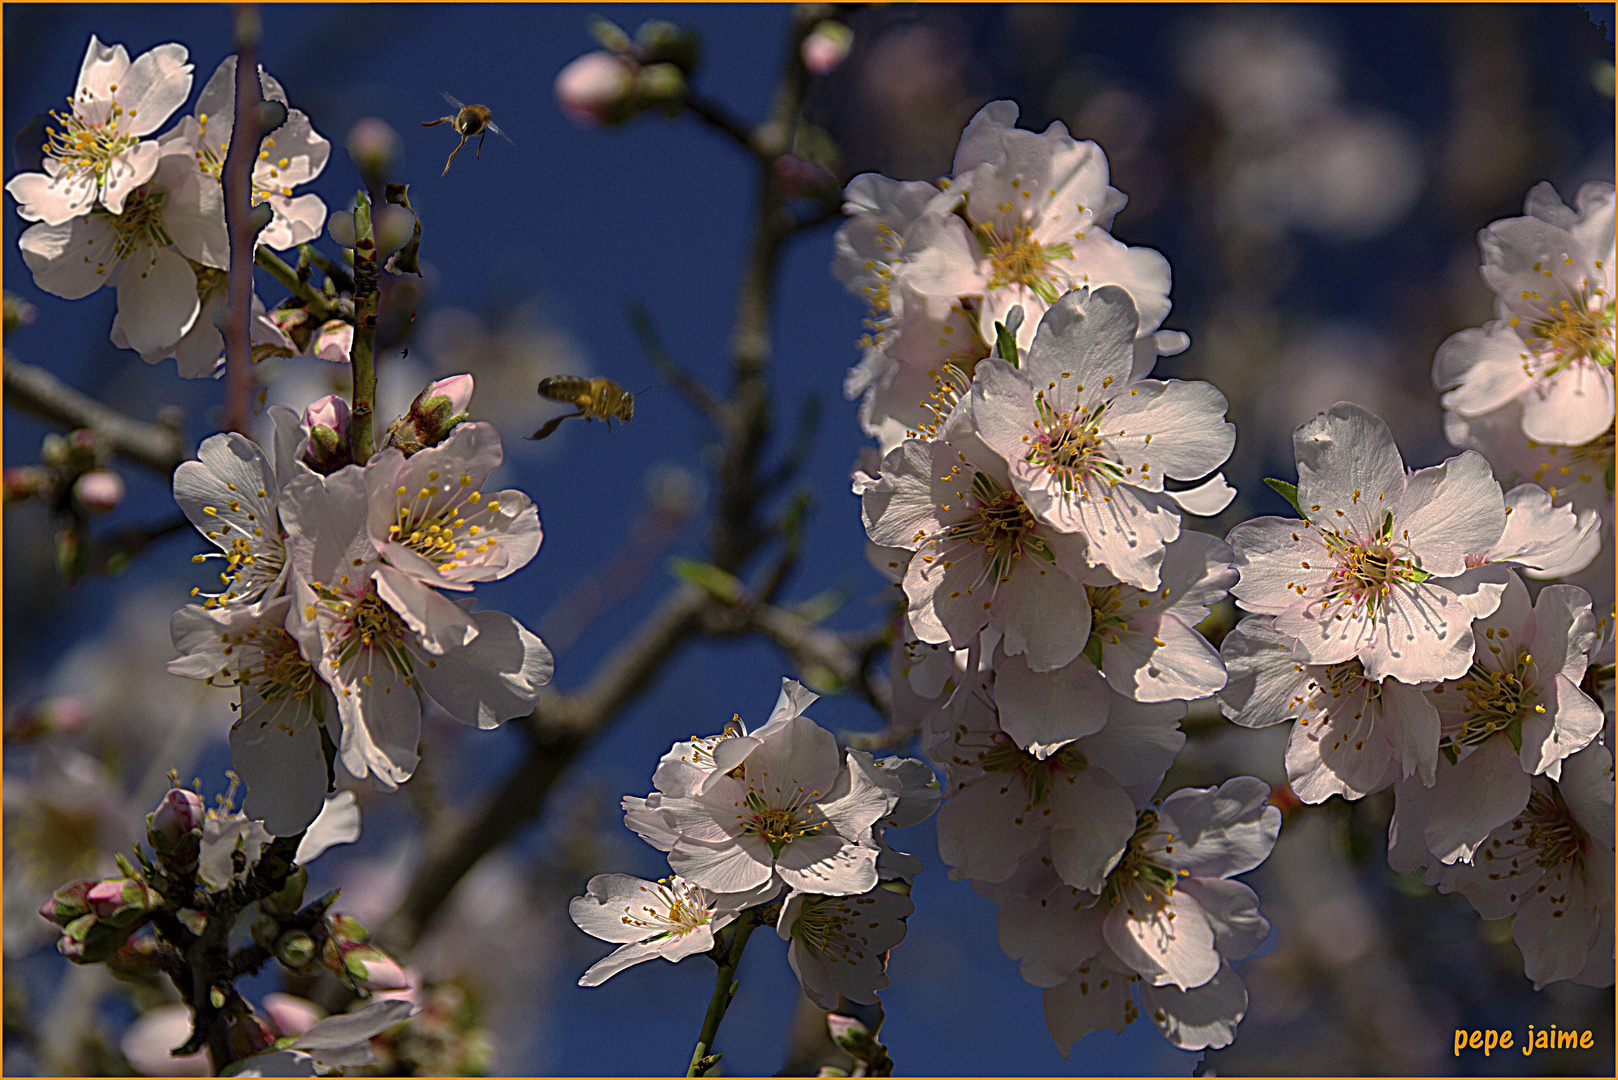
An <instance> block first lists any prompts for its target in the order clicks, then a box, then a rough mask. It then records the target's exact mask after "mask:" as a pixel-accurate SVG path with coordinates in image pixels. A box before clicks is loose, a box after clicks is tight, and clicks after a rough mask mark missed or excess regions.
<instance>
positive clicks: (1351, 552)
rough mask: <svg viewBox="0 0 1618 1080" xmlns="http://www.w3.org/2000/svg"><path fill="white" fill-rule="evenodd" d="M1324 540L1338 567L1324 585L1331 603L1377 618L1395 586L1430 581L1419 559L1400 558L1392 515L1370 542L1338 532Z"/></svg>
mask: <svg viewBox="0 0 1618 1080" xmlns="http://www.w3.org/2000/svg"><path fill="white" fill-rule="evenodd" d="M1356 494H1357V492H1356ZM1323 537H1324V539H1325V542H1326V548H1327V550H1329V551H1330V552H1331V553H1332V554H1333V555H1335V556H1336V557H1337V566H1336V568H1335V569H1333V570H1332V573H1331V577H1330V578H1329V579H1328V580H1327V582H1326V586H1325V602H1326V603H1328V604H1330V603H1332V602H1333V601H1335V602H1336V603H1338V604H1340V605H1342V606H1344V607H1350V608H1357V609H1362V610H1364V611H1365V612H1366V613H1367V614H1369V615H1375V614H1376V612H1377V609H1378V608H1379V607H1381V605H1382V602H1383V601H1384V600H1385V599H1386V598H1387V595H1388V591H1389V590H1390V589H1391V588H1393V586H1395V585H1397V584H1400V583H1402V582H1407V581H1408V582H1414V583H1420V582H1423V581H1426V580H1427V577H1428V575H1427V573H1426V572H1425V571H1423V570H1422V569H1421V568H1420V567H1418V566H1417V565H1416V560H1415V559H1414V558H1413V557H1410V556H1401V555H1400V553H1399V550H1398V549H1397V548H1395V546H1394V543H1393V514H1392V512H1389V513H1388V514H1386V515H1385V516H1384V517H1383V519H1382V528H1381V529H1379V530H1378V531H1377V534H1376V535H1375V536H1374V537H1372V538H1371V539H1370V540H1368V541H1367V540H1361V539H1359V538H1357V537H1354V536H1350V535H1347V534H1344V533H1342V532H1339V531H1337V530H1332V531H1331V532H1325V533H1323ZM1305 568H1306V569H1307V565H1306V567H1305Z"/></svg>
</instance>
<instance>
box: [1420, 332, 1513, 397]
mask: <svg viewBox="0 0 1618 1080" xmlns="http://www.w3.org/2000/svg"><path fill="white" fill-rule="evenodd" d="M1528 359H1529V354H1528V348H1527V346H1525V345H1524V344H1523V340H1522V338H1521V337H1519V336H1518V335H1517V333H1516V332H1515V331H1513V330H1511V329H1510V328H1508V327H1507V326H1506V325H1505V324H1504V323H1491V324H1490V325H1489V326H1486V327H1484V328H1482V329H1478V328H1476V327H1473V328H1471V329H1467V330H1462V331H1461V332H1460V333H1458V334H1453V335H1451V336H1450V338H1449V340H1447V341H1445V342H1444V344H1443V345H1441V346H1439V348H1438V356H1437V357H1436V358H1435V359H1434V360H1433V383H1434V384H1435V385H1436V386H1437V387H1438V388H1439V389H1440V390H1447V391H1448V393H1446V394H1445V395H1444V397H1443V401H1442V404H1443V406H1444V408H1446V409H1454V410H1456V411H1457V412H1459V413H1461V414H1462V415H1464V416H1477V415H1479V414H1481V413H1486V412H1489V411H1490V410H1492V409H1498V408H1499V407H1500V406H1502V405H1504V404H1505V403H1506V402H1508V401H1510V400H1511V399H1512V398H1514V397H1516V396H1517V395H1518V394H1521V393H1522V392H1523V391H1525V390H1527V389H1528V388H1529V387H1531V386H1532V385H1533V384H1534V376H1533V374H1532V371H1531V369H1530V368H1529V366H1528V364H1527V361H1528Z"/></svg>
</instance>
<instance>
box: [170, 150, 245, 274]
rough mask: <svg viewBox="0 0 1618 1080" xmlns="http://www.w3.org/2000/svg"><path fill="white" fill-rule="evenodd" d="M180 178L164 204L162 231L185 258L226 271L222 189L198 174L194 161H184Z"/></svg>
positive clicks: (227, 241)
mask: <svg viewBox="0 0 1618 1080" xmlns="http://www.w3.org/2000/svg"><path fill="white" fill-rule="evenodd" d="M165 168H167V166H165ZM179 175H180V179H179V182H178V184H177V185H176V186H175V188H174V189H173V190H172V191H171V192H170V194H169V201H168V202H167V203H166V204H165V205H164V209H163V226H164V228H166V229H167V230H168V233H169V236H171V237H172V238H173V239H174V246H175V247H177V248H179V249H180V253H181V254H182V255H184V256H186V258H188V259H194V260H195V261H197V262H199V263H201V264H202V265H204V266H212V267H214V268H215V269H219V270H225V269H228V268H229V266H230V237H229V235H228V234H227V233H226V232H225V201H224V194H223V192H222V190H221V189H220V187H219V185H218V184H216V183H214V182H213V180H211V179H209V178H208V177H206V176H203V175H202V173H201V172H200V171H198V169H197V167H196V163H195V162H192V161H189V160H188V161H186V162H185V164H184V166H183V168H181V169H180V170H179Z"/></svg>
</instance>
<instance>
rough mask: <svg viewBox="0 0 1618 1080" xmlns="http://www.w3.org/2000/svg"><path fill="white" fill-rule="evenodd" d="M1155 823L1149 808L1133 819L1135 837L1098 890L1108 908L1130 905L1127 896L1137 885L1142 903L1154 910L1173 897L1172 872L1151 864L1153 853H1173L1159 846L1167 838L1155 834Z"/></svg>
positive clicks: (1156, 820)
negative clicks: (1139, 887) (1141, 895)
mask: <svg viewBox="0 0 1618 1080" xmlns="http://www.w3.org/2000/svg"><path fill="white" fill-rule="evenodd" d="M1157 823H1158V814H1157V811H1156V810H1153V809H1150V808H1147V809H1145V810H1142V811H1141V812H1140V814H1139V816H1138V817H1137V818H1136V819H1135V833H1134V835H1133V836H1131V837H1130V838H1129V843H1128V844H1127V845H1125V847H1124V853H1123V856H1122V857H1121V858H1120V859H1119V860H1118V865H1117V866H1114V867H1113V868H1112V872H1111V873H1109V874H1108V875H1107V884H1106V886H1105V887H1104V888H1103V889H1102V893H1101V895H1102V896H1103V897H1105V898H1106V901H1107V906H1108V907H1116V906H1117V905H1118V904H1120V903H1123V902H1124V901H1125V900H1126V899H1127V900H1129V901H1130V902H1131V903H1134V902H1135V901H1134V900H1133V898H1131V897H1130V896H1129V893H1130V892H1131V891H1132V889H1133V887H1135V886H1137V885H1138V886H1141V888H1142V892H1143V893H1144V897H1143V899H1144V900H1145V902H1146V903H1149V904H1152V905H1153V906H1154V907H1155V906H1160V905H1162V904H1164V903H1166V902H1167V901H1168V900H1169V898H1170V897H1172V896H1173V895H1174V880H1175V872H1174V870H1173V869H1171V868H1169V867H1167V866H1159V865H1158V864H1157V863H1155V862H1153V861H1152V856H1153V855H1155V854H1156V853H1157V852H1159V851H1164V850H1168V851H1172V850H1174V849H1173V848H1165V847H1164V846H1163V841H1164V840H1166V839H1167V838H1168V837H1167V834H1164V833H1160V832H1158V829H1157ZM1181 873H1186V872H1185V871H1182V872H1181ZM1129 914H1130V915H1131V916H1134V915H1135V910H1134V909H1133V908H1131V909H1130V910H1129ZM1171 914H1172V913H1171Z"/></svg>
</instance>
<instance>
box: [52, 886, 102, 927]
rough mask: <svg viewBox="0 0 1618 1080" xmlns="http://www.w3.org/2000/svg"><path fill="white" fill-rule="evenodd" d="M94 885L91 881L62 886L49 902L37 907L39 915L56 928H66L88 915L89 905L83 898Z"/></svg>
mask: <svg viewBox="0 0 1618 1080" xmlns="http://www.w3.org/2000/svg"><path fill="white" fill-rule="evenodd" d="M94 885H95V882H93V881H75V882H72V883H71V884H68V885H63V886H62V887H61V888H60V889H57V890H56V892H55V893H53V894H52V895H51V898H50V899H49V900H46V901H45V902H44V903H43V904H41V905H39V913H40V914H41V915H43V916H44V917H45V918H47V919H49V920H50V921H51V922H53V923H55V924H56V925H57V926H66V925H67V924H68V923H70V922H72V921H73V920H75V919H82V918H83V917H84V916H86V915H88V914H89V913H90V905H89V903H87V902H86V900H85V897H87V896H88V895H89V894H90V889H91V887H92V886H94Z"/></svg>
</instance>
